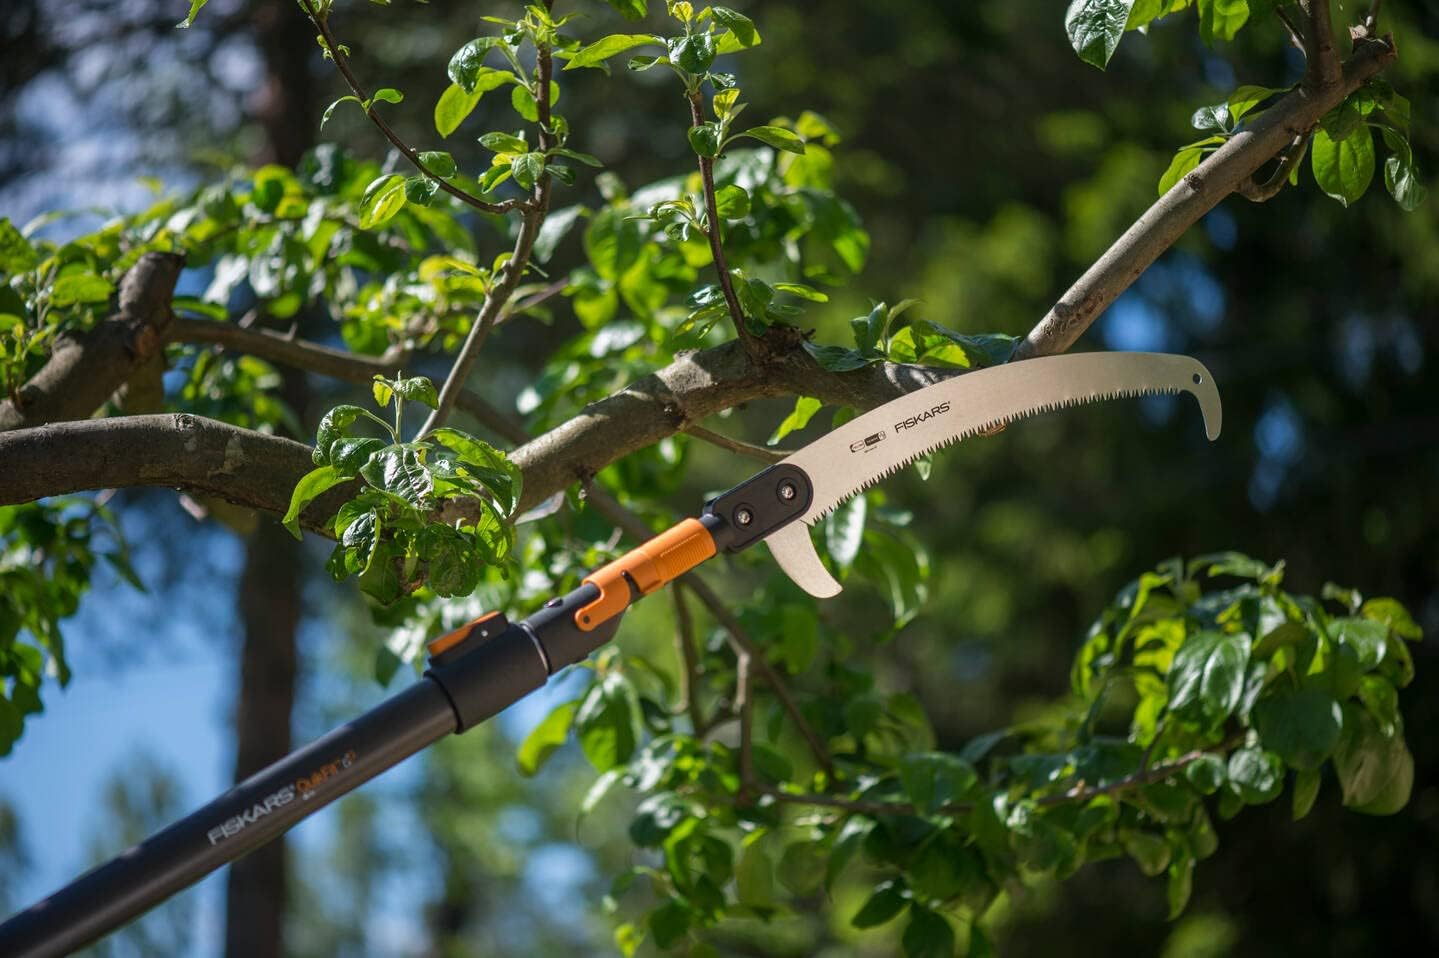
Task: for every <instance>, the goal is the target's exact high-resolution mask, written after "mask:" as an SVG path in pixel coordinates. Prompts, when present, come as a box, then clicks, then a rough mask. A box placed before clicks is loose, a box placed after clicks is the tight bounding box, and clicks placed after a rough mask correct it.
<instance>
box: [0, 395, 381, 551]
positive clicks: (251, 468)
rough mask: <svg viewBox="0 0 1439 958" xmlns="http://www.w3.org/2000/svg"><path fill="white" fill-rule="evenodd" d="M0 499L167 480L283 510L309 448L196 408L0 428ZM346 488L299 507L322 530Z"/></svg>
mask: <svg viewBox="0 0 1439 958" xmlns="http://www.w3.org/2000/svg"><path fill="white" fill-rule="evenodd" d="M0 462H3V463H5V469H4V471H3V472H4V474H3V477H0V500H3V501H4V502H5V503H15V502H29V501H31V500H34V499H39V498H41V497H42V496H53V495H60V494H63V493H67V492H80V491H83V490H87V489H109V488H114V487H119V486H173V487H179V488H183V489H186V490H189V491H192V492H204V493H210V494H213V495H216V496H219V497H220V498H222V499H226V500H228V501H230V502H233V503H236V504H238V505H242V506H248V507H250V508H254V509H264V510H266V511H269V512H279V511H282V510H283V509H284V508H288V506H289V502H290V491H291V490H292V489H294V487H295V480H297V479H298V478H299V477H300V476H302V475H304V474H305V473H306V472H308V471H310V469H312V468H314V463H313V462H311V461H310V448H309V447H308V446H306V445H304V444H302V443H298V442H294V441H292V440H289V439H284V438H281V437H279V436H271V435H266V434H264V433H259V432H254V431H252V430H249V429H241V428H239V427H238V426H231V425H229V424H228V423H223V422H218V421H216V420H213V419H206V418H204V417H201V416H188V415H159V416H119V417H113V418H109V419H84V420H80V421H78V422H64V423H55V424H52V425H46V426H37V427H35V428H33V429H21V430H15V431H13V432H7V433H0ZM352 493H353V490H346V489H345V487H339V488H337V489H335V490H332V491H331V492H330V493H329V494H327V495H325V496H323V497H321V498H320V499H319V500H317V502H316V503H314V504H312V505H311V507H310V508H309V509H308V510H306V511H305V514H304V515H303V516H302V517H301V524H302V525H304V526H305V527H306V528H308V529H311V530H313V531H316V532H321V533H324V534H327V535H328V534H330V533H329V532H328V530H327V528H326V527H327V526H328V521H329V519H331V518H332V517H333V516H334V514H335V512H336V510H338V509H339V507H340V506H341V505H342V504H344V502H345V500H346V499H348V498H349V496H350V495H351V494H352Z"/></svg>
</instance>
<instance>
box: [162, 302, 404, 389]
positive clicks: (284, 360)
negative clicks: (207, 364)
mask: <svg viewBox="0 0 1439 958" xmlns="http://www.w3.org/2000/svg"><path fill="white" fill-rule="evenodd" d="M170 338H171V340H173V341H174V342H177V343H203V344H207V345H214V346H223V347H225V348H226V349H232V350H234V351H235V352H239V353H245V354H246V355H249V356H257V357H259V358H260V359H264V360H268V361H270V362H273V363H279V364H280V365H282V366H289V367H291V368H294V369H303V370H306V371H308V372H312V373H318V374H319V375H321V376H329V377H330V378H332V379H338V380H341V381H342V382H347V383H357V384H360V385H364V384H367V383H369V382H370V381H371V380H373V379H374V378H375V376H377V375H378V376H393V375H394V374H395V373H396V372H397V371H398V370H399V369H401V368H402V367H403V366H404V365H405V364H406V363H408V362H409V360H410V353H409V351H408V350H405V349H397V348H393V347H392V348H391V349H389V350H386V352H385V353H384V354H383V355H381V356H365V355H363V354H361V353H354V352H351V351H350V350H348V349H333V348H331V347H329V346H322V345H320V344H319V343H312V342H307V341H306V340H303V339H295V338H294V337H291V336H286V335H284V334H282V333H277V332H275V331H273V330H269V329H263V328H258V327H250V328H246V327H244V326H239V325H237V324H235V323H217V322H212V321H211V320H207V319H190V318H188V317H184V316H177V317H175V320H174V322H173V323H171V325H170Z"/></svg>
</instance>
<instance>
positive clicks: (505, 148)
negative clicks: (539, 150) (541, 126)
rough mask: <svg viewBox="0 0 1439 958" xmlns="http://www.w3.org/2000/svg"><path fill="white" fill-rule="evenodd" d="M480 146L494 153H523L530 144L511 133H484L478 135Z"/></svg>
mask: <svg viewBox="0 0 1439 958" xmlns="http://www.w3.org/2000/svg"><path fill="white" fill-rule="evenodd" d="M480 146H483V147H484V148H485V149H487V150H493V151H494V152H496V153H524V152H526V151H527V150H529V148H530V145H529V144H528V143H526V142H525V141H524V140H522V139H520V138H519V137H517V136H515V135H513V134H511V133H498V132H496V133H486V134H485V135H484V136H482V137H480Z"/></svg>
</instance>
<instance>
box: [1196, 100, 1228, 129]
mask: <svg viewBox="0 0 1439 958" xmlns="http://www.w3.org/2000/svg"><path fill="white" fill-rule="evenodd" d="M1189 123H1190V125H1191V126H1193V127H1194V128H1195V129H1196V130H1199V131H1200V132H1201V133H1228V132H1229V131H1230V130H1232V129H1234V119H1233V118H1232V117H1231V116H1230V115H1229V104H1228V103H1216V104H1214V105H1213V106H1202V107H1200V108H1199V109H1197V110H1195V111H1194V115H1193V116H1191V117H1190V118H1189Z"/></svg>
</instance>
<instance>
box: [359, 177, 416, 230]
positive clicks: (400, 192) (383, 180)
mask: <svg viewBox="0 0 1439 958" xmlns="http://www.w3.org/2000/svg"><path fill="white" fill-rule="evenodd" d="M404 206H405V178H404V177H403V176H401V175H400V174H399V173H390V174H387V175H385V176H381V177H379V178H377V179H375V180H374V181H373V182H371V183H370V185H369V187H368V188H367V189H366V190H365V195H364V196H363V197H361V198H360V206H359V211H360V229H362V230H371V229H374V228H375V227H377V226H382V225H384V224H385V223H387V222H389V220H390V219H392V218H393V217H394V215H395V214H396V213H398V212H400V210H401V209H403V208H404Z"/></svg>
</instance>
